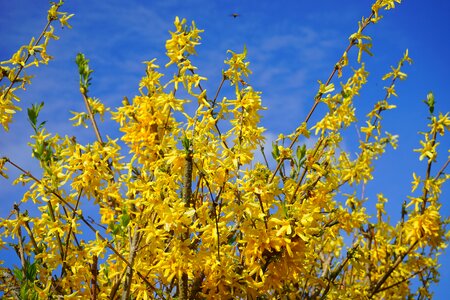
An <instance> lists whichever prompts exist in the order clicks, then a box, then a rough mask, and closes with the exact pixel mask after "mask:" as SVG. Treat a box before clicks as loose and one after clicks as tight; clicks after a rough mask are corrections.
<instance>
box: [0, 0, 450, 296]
mask: <svg viewBox="0 0 450 300" xmlns="http://www.w3.org/2000/svg"><path fill="white" fill-rule="evenodd" d="M371 2H372V1H361V0H340V1H335V0H323V1H261V0H259V1H256V0H248V1H238V0H219V1H207V0H192V1H189V0H185V1H179V0H167V1H137V0H132V1H118V0H109V1H90V0H89V1H88V0H78V1H67V2H66V4H65V6H64V7H63V11H68V12H69V13H74V14H75V17H73V18H72V19H71V22H70V23H71V25H72V26H73V29H71V30H68V29H63V30H61V29H59V28H58V26H56V27H57V29H59V30H57V34H58V35H59V36H60V37H61V39H60V40H59V41H56V42H53V43H51V45H50V47H49V50H48V52H49V53H50V54H51V55H53V56H54V57H55V60H54V61H52V62H51V63H50V64H49V65H48V66H41V67H39V68H38V69H33V70H32V71H30V73H31V74H34V75H35V76H36V77H35V79H33V84H32V85H31V86H29V87H28V89H27V91H26V92H25V93H20V95H21V96H22V105H23V107H24V111H23V112H21V113H19V114H18V115H17V118H16V121H15V123H14V124H13V126H12V128H11V130H10V133H4V132H2V131H0V155H1V156H3V155H6V156H9V157H11V158H14V160H15V161H17V162H18V163H20V164H21V165H23V166H24V167H25V168H27V169H29V170H36V163H35V162H33V161H32V159H31V155H30V153H31V151H30V149H29V148H28V147H27V142H28V136H29V135H31V133H32V130H31V128H30V126H29V125H28V123H27V121H26V109H25V108H26V107H30V106H31V104H32V103H37V102H41V101H44V102H45V107H44V111H43V113H42V118H43V119H45V120H47V128H48V129H49V131H51V132H54V133H56V132H58V133H60V134H62V135H64V134H68V135H77V137H78V140H81V141H85V142H90V141H94V139H95V136H94V135H93V134H92V131H90V130H84V129H83V128H77V129H73V128H72V127H71V125H70V122H69V121H68V119H69V118H70V117H71V114H70V113H69V110H77V111H81V110H83V106H84V104H83V102H82V99H81V97H80V95H79V92H78V85H77V84H78V73H77V69H76V65H75V63H74V59H75V55H76V54H77V53H78V52H83V53H84V54H85V55H86V56H87V57H88V58H89V59H90V61H91V67H92V68H93V69H94V73H93V82H92V83H93V85H92V87H91V96H95V97H98V98H100V99H101V100H102V101H103V102H105V103H106V104H107V105H109V106H111V107H116V106H118V105H119V104H120V102H121V100H122V98H123V96H128V98H130V99H131V98H132V97H133V96H134V95H135V94H136V93H137V87H138V82H139V79H140V77H141V76H142V75H143V73H144V65H143V64H142V62H143V61H146V60H150V59H152V58H157V59H158V60H157V62H158V63H159V64H160V65H164V64H165V63H167V61H168V60H167V57H165V55H164V53H165V48H164V43H165V40H166V39H167V38H168V37H169V34H168V31H169V30H172V29H173V25H172V23H173V20H174V18H175V16H180V17H184V18H187V19H188V21H191V20H195V22H196V24H197V26H198V27H199V28H201V29H204V30H205V32H204V33H203V34H202V45H200V46H199V47H198V48H197V52H198V57H196V58H194V59H193V62H194V64H195V65H197V66H198V67H199V73H200V74H201V75H203V76H206V77H207V78H208V82H207V83H205V87H206V88H207V89H210V90H214V89H215V88H216V87H217V85H218V83H219V81H220V78H221V70H222V69H223V68H224V64H223V61H224V59H225V58H226V57H227V54H226V51H227V50H228V49H230V50H233V51H236V52H240V51H242V49H243V47H244V45H245V46H246V47H247V49H248V60H249V61H250V68H251V70H252V71H253V74H252V75H251V77H250V79H249V82H250V83H251V84H252V85H253V86H254V87H255V88H256V89H258V90H260V91H262V93H263V94H262V95H263V104H264V105H265V106H267V107H268V110H267V111H265V112H264V113H263V115H264V118H263V125H264V126H265V127H266V128H267V129H268V131H267V133H266V137H267V139H268V146H267V148H270V142H271V140H273V139H274V138H276V136H277V135H278V133H290V132H291V131H292V130H293V129H295V128H296V126H297V125H298V124H299V122H301V121H302V120H303V119H304V117H305V115H306V113H307V112H308V111H309V108H310V107H311V104H312V102H313V96H314V95H315V93H316V90H317V87H318V84H317V80H322V81H326V79H327V77H328V75H329V74H330V72H331V70H332V67H333V66H334V63H335V62H336V61H337V59H338V58H339V57H340V55H341V54H342V52H343V51H344V49H345V47H346V46H347V44H348V36H349V35H350V34H351V33H353V32H354V31H356V29H357V21H358V20H360V19H361V17H362V16H368V14H370V5H371ZM149 3H150V4H149ZM425 3H426V4H425ZM47 9H48V3H47V1H34V0H15V1H10V0H0V37H1V40H0V60H7V59H9V57H10V56H11V55H12V53H14V52H15V51H16V50H17V48H18V47H19V46H20V45H22V44H28V42H29V40H30V38H31V36H36V35H37V34H38V33H39V31H40V30H41V29H42V28H43V26H44V24H45V22H46V11H47ZM449 12H450V2H448V1H444V0H436V1H430V2H424V1H405V2H404V3H402V4H401V5H399V6H398V7H397V8H396V9H394V10H392V11H388V12H385V13H384V14H385V17H384V19H383V20H381V21H380V23H378V24H376V25H375V26H370V27H369V28H368V31H367V34H369V35H370V36H371V37H372V38H373V48H372V52H373V53H374V57H368V56H366V57H364V60H365V61H366V64H367V67H366V69H367V70H368V71H369V72H370V76H369V83H368V85H367V86H366V88H365V89H364V90H363V91H362V93H361V97H359V98H358V99H357V100H356V101H357V102H356V105H357V109H358V116H359V117H360V120H364V118H363V117H364V115H365V113H367V112H368V110H369V109H370V108H371V107H372V105H373V103H374V102H375V101H377V100H380V99H381V98H382V97H383V96H384V93H383V86H384V85H385V84H384V82H382V81H381V77H382V76H383V75H384V74H385V73H386V72H388V71H389V66H390V65H396V64H397V62H398V60H399V59H400V57H401V56H402V54H403V52H404V51H405V49H406V48H408V49H409V53H410V56H411V57H412V59H413V61H414V64H413V65H411V66H406V67H405V69H404V70H405V71H406V73H407V74H408V79H407V80H406V81H404V82H400V83H399V84H397V93H398V95H399V97H398V98H396V99H394V100H393V101H394V102H395V104H396V105H397V109H396V110H395V111H393V112H392V111H391V112H388V113H386V114H385V115H384V130H387V131H389V132H391V133H394V134H398V135H399V136H400V138H399V147H398V149H397V150H396V151H393V150H391V149H390V150H388V151H387V153H386V155H385V156H384V157H383V158H382V159H380V160H379V161H377V163H376V171H375V178H376V179H375V180H374V181H373V182H372V183H370V184H368V186H367V187H366V194H367V196H369V197H370V196H373V195H375V194H377V193H381V192H382V193H384V194H385V196H386V197H388V198H389V201H390V204H389V206H388V208H389V214H390V215H391V216H392V219H396V218H398V216H399V214H400V207H401V203H402V202H403V200H405V199H406V196H407V195H408V194H410V182H411V180H412V175H411V174H412V172H416V173H418V174H421V175H423V174H424V173H425V163H424V162H419V161H418V155H417V154H416V153H414V152H413V151H412V150H413V149H414V148H418V146H419V142H418V141H419V138H420V136H419V135H418V134H417V132H418V131H425V130H426V121H427V120H426V116H427V115H426V112H427V110H426V107H425V105H424V104H423V103H422V100H423V99H425V97H426V94H427V93H428V92H429V91H433V92H434V94H435V98H436V101H437V108H436V110H437V111H442V112H447V111H450V99H449V98H448V95H449V94H450V85H449V84H448V67H449V66H450V57H449V55H448V53H450V46H449V37H450V21H449V18H448V17H449ZM233 13H237V14H239V17H237V18H233V17H232V16H231V14H233ZM336 83H337V82H336ZM114 126H115V125H113V124H107V125H104V127H103V130H102V131H103V132H104V134H105V133H109V134H110V135H111V136H112V137H118V136H119V135H118V134H117V132H116V130H115V129H116V127H114ZM355 132H356V129H355ZM355 132H353V133H351V132H349V136H351V135H352V134H353V135H354V134H355ZM449 145H450V137H446V138H445V139H442V140H441V151H440V153H441V159H440V160H439V162H438V163H437V164H436V166H435V169H434V170H435V171H436V169H437V168H438V167H440V166H441V165H442V163H443V161H444V160H445V159H446V156H447V155H448V154H447V153H446V152H447V150H448V149H449ZM345 147H346V148H347V149H348V150H349V151H353V152H356V150H357V145H356V144H355V143H354V140H351V139H350V138H349V140H348V141H346V142H345ZM9 184H10V182H8V181H5V180H2V181H0V203H1V204H0V208H1V209H2V216H4V215H5V214H7V213H8V212H9V210H10V209H11V208H12V203H13V202H15V201H18V200H19V198H18V193H20V192H23V189H21V188H18V187H15V188H11V187H10V186H9ZM449 195H450V187H449V185H448V184H447V185H446V186H445V188H444V192H443V195H442V202H443V203H444V204H443V207H442V214H443V215H444V216H446V217H448V216H450V204H449V201H448V200H449ZM372 198H373V197H372ZM370 203H371V202H369V204H370ZM441 263H442V268H441V273H442V278H441V282H440V284H439V286H438V287H436V288H435V291H436V299H442V298H444V296H445V287H446V286H449V285H450V272H449V271H448V269H449V268H450V251H449V252H448V253H446V254H445V255H444V256H443V257H442V258H441Z"/></svg>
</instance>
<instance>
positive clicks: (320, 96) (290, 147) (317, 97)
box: [269, 12, 374, 183]
mask: <svg viewBox="0 0 450 300" xmlns="http://www.w3.org/2000/svg"><path fill="white" fill-rule="evenodd" d="M373 15H374V12H372V13H371V14H370V16H369V17H368V18H366V19H365V22H364V24H363V25H362V27H361V32H363V31H364V29H365V28H366V27H367V26H368V25H369V24H370V19H372V17H373ZM354 45H355V41H354V40H350V42H349V44H348V46H347V48H346V49H345V51H344V54H346V53H348V52H349V51H350V49H351V48H352V47H353V46H354ZM342 57H343V56H342ZM342 57H341V58H340V59H339V62H340V61H341V59H342ZM338 69H339V67H338V64H335V65H334V68H333V70H332V71H331V74H330V75H329V76H328V79H327V81H326V82H325V83H324V85H325V86H327V85H329V84H330V82H331V80H332V79H333V77H334V74H336V71H337V70H338ZM322 96H323V94H321V93H319V94H317V96H316V97H315V100H314V104H313V106H312V107H311V109H310V111H309V112H308V115H307V116H306V118H305V120H304V121H303V123H305V124H307V123H308V121H309V119H310V118H311V116H312V114H313V113H314V111H315V110H316V107H317V105H318V104H319V102H320V100H322ZM303 123H302V124H303ZM300 135H301V133H300V132H298V133H296V134H295V135H294V138H293V139H292V142H291V144H290V145H289V149H292V147H294V144H295V143H296V142H297V140H298V138H299V137H300ZM282 163H283V161H282V160H280V161H279V162H278V164H277V166H276V168H275V171H273V174H272V177H271V178H270V179H269V183H270V182H272V181H273V179H274V178H275V176H276V174H277V173H278V171H279V170H280V168H281V165H282Z"/></svg>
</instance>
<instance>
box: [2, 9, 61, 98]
mask: <svg viewBox="0 0 450 300" xmlns="http://www.w3.org/2000/svg"><path fill="white" fill-rule="evenodd" d="M55 5H56V11H58V9H59V8H60V7H61V5H60V4H55ZM55 20H57V19H49V20H48V21H47V24H46V25H45V27H44V30H42V32H41V34H40V35H39V37H38V39H37V40H36V42H35V43H34V45H33V47H36V46H37V45H39V43H40V42H41V40H42V38H43V37H44V34H45V33H46V32H47V29H48V28H49V27H50V24H51V23H52V22H53V21H55ZM30 57H31V53H30V52H29V51H28V54H27V57H26V58H25V61H24V62H23V65H20V67H19V70H18V71H17V73H16V75H15V76H14V78H13V80H12V81H11V83H10V85H9V86H8V88H7V89H6V91H5V93H4V94H3V95H2V100H4V99H5V97H6V95H8V94H9V92H10V91H11V89H12V87H13V86H14V84H15V83H16V80H17V78H19V75H20V73H21V72H22V71H23V69H24V68H25V65H26V64H27V62H28V60H29V59H30Z"/></svg>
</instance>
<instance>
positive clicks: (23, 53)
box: [0, 0, 450, 299]
mask: <svg viewBox="0 0 450 300" xmlns="http://www.w3.org/2000/svg"><path fill="white" fill-rule="evenodd" d="M398 2H400V0H377V1H376V2H375V3H374V4H373V5H372V7H371V14H370V15H369V16H368V17H364V18H362V20H361V21H360V22H359V24H358V25H359V26H358V30H357V32H355V33H354V34H352V35H351V36H350V38H349V45H348V47H347V48H346V49H345V51H344V52H343V55H342V57H341V58H340V59H339V60H338V62H337V63H336V64H335V66H334V68H333V70H332V73H331V74H330V76H329V78H328V80H327V81H326V82H324V83H322V82H319V89H318V92H317V94H316V96H315V98H314V101H313V103H312V108H311V110H310V112H309V113H308V115H307V116H306V118H305V119H304V120H303V121H302V120H299V126H298V128H297V129H296V130H295V132H293V133H292V134H289V135H280V136H279V138H278V140H277V141H276V143H274V145H273V150H272V155H273V159H274V160H275V164H276V167H275V168H272V169H271V168H270V167H269V166H270V165H271V164H269V163H268V162H267V161H268V160H269V158H265V161H264V162H258V161H256V160H255V153H257V152H259V151H261V148H262V147H263V146H264V128H262V127H260V126H259V125H258V124H259V122H260V114H259V113H260V111H261V110H263V109H265V108H264V107H263V106H262V102H261V93H260V92H258V91H256V90H254V89H253V88H252V86H251V85H250V84H249V83H248V82H249V80H248V79H247V78H248V77H249V76H250V74H251V71H250V69H249V62H247V60H246V51H245V50H244V51H243V52H242V53H236V52H233V51H229V53H228V58H227V59H226V60H225V65H226V67H225V70H224V71H223V74H222V75H223V76H222V81H221V82H220V83H219V84H218V88H217V90H215V91H207V90H206V89H203V88H202V82H203V81H204V80H205V79H206V78H205V77H203V76H201V75H200V72H199V71H198V70H197V68H196V67H195V66H194V65H193V64H192V62H191V60H190V57H191V56H192V55H194V54H195V48H196V46H197V45H199V42H200V34H201V33H202V30H200V29H198V28H197V27H196V26H195V23H194V22H192V24H191V25H188V24H187V22H186V20H184V19H183V20H180V19H178V18H176V19H175V23H174V25H175V29H174V31H172V32H171V36H170V38H169V40H168V41H167V42H166V49H167V56H168V58H169V62H168V63H167V64H166V65H165V67H169V66H172V67H173V66H175V67H176V70H177V71H176V72H175V74H173V76H170V78H169V79H166V78H165V77H164V74H163V73H162V72H161V71H160V70H161V68H160V66H159V65H158V63H157V61H156V60H154V59H153V60H150V61H147V62H145V75H144V77H143V78H142V80H141V81H140V83H139V88H138V93H137V95H136V96H135V97H134V98H133V99H132V101H129V100H128V99H126V98H124V100H123V102H122V106H121V107H118V108H110V107H105V105H104V104H103V103H102V102H100V101H99V100H98V99H94V98H91V96H90V95H89V87H90V83H91V73H92V70H91V69H90V67H89V64H88V62H89V61H88V59H86V58H85V57H84V55H83V54H78V56H77V57H76V63H77V65H78V69H79V73H80V94H81V97H80V98H81V99H83V100H84V102H85V104H86V111H85V112H74V117H73V119H72V121H73V122H74V125H85V126H87V125H89V126H90V127H91V128H92V129H93V134H94V133H95V135H96V141H95V142H94V143H91V144H86V145H82V144H80V143H79V142H77V140H76V139H75V138H73V137H68V136H65V137H61V136H59V135H55V134H52V133H49V132H48V131H47V130H46V129H45V122H40V121H39V111H40V110H41V109H42V108H43V104H40V105H33V106H32V107H31V108H29V109H28V110H27V112H28V119H29V121H30V124H31V126H32V128H33V130H34V135H33V136H32V137H31V143H30V145H31V147H32V153H33V157H34V158H35V159H37V160H38V161H39V162H40V166H41V168H42V174H39V175H38V174H32V173H30V172H28V171H26V170H24V169H23V168H22V167H21V166H20V165H18V164H17V163H15V162H14V157H2V158H1V159H0V173H1V175H2V176H4V177H7V175H8V168H9V169H11V168H14V169H17V170H19V171H20V172H21V175H20V176H19V177H18V178H17V179H16V180H15V183H20V184H25V185H27V186H28V190H27V192H26V193H25V194H24V195H23V198H22V199H21V201H20V203H18V204H14V206H13V205H12V203H11V206H12V212H11V214H10V215H9V216H4V217H3V218H1V219H0V224H1V229H0V246H2V247H10V248H11V250H12V249H14V250H15V251H16V253H17V255H18V257H19V259H20V263H19V264H17V265H16V266H13V263H11V262H5V261H2V266H1V269H0V272H1V273H0V291H1V292H2V293H3V298H5V299H62V298H64V299H88V298H90V299H118V298H121V299H149V298H156V299H319V298H320V299H406V298H408V299H409V297H412V296H414V297H417V298H418V299H425V298H429V297H431V294H430V289H429V288H430V285H431V284H432V282H433V281H437V279H438V270H437V268H438V263H437V257H438V256H439V254H440V253H441V252H442V250H443V249H444V248H445V246H446V243H447V241H448V237H449V234H448V230H447V229H446V221H445V220H444V218H443V217H442V216H441V215H440V207H441V205H440V203H439V197H440V194H441V187H442V185H443V184H444V182H445V181H446V180H447V179H448V178H449V175H447V174H445V168H446V166H447V165H448V160H447V162H446V163H445V164H444V165H443V166H440V167H439V168H437V169H438V170H439V171H438V172H435V173H432V172H431V166H432V165H433V164H434V163H435V162H436V158H437V155H438V154H437V146H438V144H439V143H438V138H439V136H441V135H443V134H444V133H445V131H448V130H449V129H450V117H449V113H446V114H442V113H439V114H437V113H435V112H434V98H433V95H432V94H431V93H430V94H429V95H428V97H427V101H426V104H427V105H428V109H429V112H430V115H429V120H430V123H429V128H428V130H427V131H425V132H424V133H422V135H423V138H422V141H420V144H421V145H422V147H421V148H420V149H417V150H416V151H417V152H418V153H419V159H420V160H425V161H426V162H427V164H426V170H425V172H424V175H422V176H418V175H416V174H413V186H412V193H411V196H410V197H409V202H405V203H404V205H403V207H402V211H401V218H400V219H399V220H398V222H397V223H395V224H391V221H389V218H388V217H387V216H386V211H385V208H384V206H385V203H386V202H387V199H386V198H385V197H384V196H383V195H382V194H379V195H378V199H377V204H376V216H371V215H370V214H369V213H368V212H367V211H366V208H367V205H365V201H366V200H367V199H364V198H361V197H359V196H358V194H357V190H359V188H360V187H361V186H362V185H364V184H365V183H367V182H368V181H370V180H371V179H372V173H373V168H374V167H373V164H374V161H375V160H376V159H378V158H379V157H380V156H381V155H382V154H383V153H384V152H385V149H386V147H388V146H389V145H390V146H392V147H394V148H395V147H396V136H395V135H391V134H389V133H384V131H383V130H382V122H381V121H382V118H381V115H382V114H383V113H384V112H385V111H387V110H391V109H393V108H395V105H393V104H391V102H390V100H391V96H396V91H395V84H397V83H398V81H399V80H403V79H405V78H406V74H405V73H404V72H403V70H402V68H403V67H404V65H405V63H411V59H410V57H409V56H408V51H406V52H405V53H404V55H403V57H402V58H401V59H400V61H399V63H398V65H397V66H396V67H392V69H391V71H390V72H389V73H387V74H386V75H385V76H384V77H383V79H384V80H386V82H387V84H386V94H385V97H384V99H382V100H380V101H379V102H377V103H375V105H374V107H373V110H372V111H371V112H369V114H368V115H367V119H366V120H365V122H363V123H365V125H364V126H362V127H360V132H361V139H360V141H359V153H358V154H357V155H351V154H349V153H347V152H346V151H344V149H342V148H341V147H340V143H341V141H342V135H341V134H342V131H343V130H344V129H345V128H348V127H349V126H355V124H356V122H357V120H356V117H355V107H354V103H353V99H354V97H355V96H357V95H358V93H359V91H360V90H361V88H362V87H363V86H364V85H365V84H366V82H367V80H366V78H367V76H368V72H367V70H366V69H365V65H364V63H363V62H362V54H364V52H367V53H369V54H370V48H371V39H370V37H369V36H367V35H365V33H364V31H365V29H366V27H367V26H372V25H373V24H375V23H377V22H378V21H379V20H380V19H381V12H382V10H389V9H392V8H394V6H395V3H398ZM62 5H63V3H62V2H59V3H53V4H52V6H51V8H50V10H49V11H48V24H47V25H46V26H45V28H44V30H43V31H42V34H41V35H40V36H39V37H38V38H37V39H34V38H33V39H32V40H31V42H30V43H29V45H25V46H22V47H21V48H20V49H19V50H18V51H17V52H16V53H15V54H13V56H12V57H11V59H9V60H7V61H3V62H1V64H0V71H1V72H0V80H1V81H2V86H1V87H0V88H1V90H0V122H1V125H2V126H3V128H4V129H5V130H8V128H9V124H10V123H11V122H12V120H13V116H14V113H15V112H16V111H18V110H20V107H18V106H17V104H16V102H17V101H19V98H18V96H17V95H16V92H17V91H18V90H20V89H25V87H26V86H27V85H28V84H30V81H31V77H30V76H28V75H25V73H24V71H25V69H29V68H31V67H33V66H38V65H39V64H46V63H47V62H48V61H49V60H50V59H51V57H50V56H49V55H48V54H47V52H46V48H47V45H48V43H49V42H50V40H52V39H55V40H56V39H57V36H56V35H55V34H54V30H53V26H52V24H53V23H54V22H58V21H59V22H60V23H61V25H63V26H66V27H69V24H68V23H67V21H68V20H69V19H70V17H72V15H70V14H68V13H64V12H60V8H61V6H62ZM354 49H355V50H356V51H358V55H357V59H356V61H355V62H352V66H355V67H354V68H353V69H351V70H348V72H346V73H349V74H350V75H348V76H347V77H348V78H345V76H343V72H342V71H343V69H344V68H348V65H349V58H348V53H349V52H350V51H352V50H354ZM224 55H225V54H224ZM335 81H336V82H338V83H337V84H336V83H333V82H335ZM225 85H230V86H231V87H232V89H231V91H233V92H232V93H230V94H227V93H226V92H224V90H225V89H222V87H223V86H225ZM319 105H320V106H323V107H326V108H327V112H326V113H325V115H323V116H322V118H321V119H320V120H319V121H318V122H316V123H315V124H311V121H310V119H311V116H312V114H313V113H314V112H315V111H316V107H317V106H319ZM188 111H189V112H192V113H187V112H188ZM108 113H110V115H111V118H112V119H113V120H115V121H116V122H118V124H120V130H121V132H122V137H121V139H120V141H119V140H113V139H110V138H108V137H107V135H104V134H102V132H101V130H100V129H99V126H97V123H96V118H97V119H98V118H99V117H100V118H103V117H104V116H105V115H106V114H108ZM306 139H311V140H314V141H316V142H315V145H314V146H313V147H311V148H307V147H306V146H305V145H302V144H301V143H300V142H299V141H302V140H303V141H305V140H306ZM31 202H32V203H33V204H34V205H35V206H36V207H38V209H39V212H40V213H37V214H31V213H28V212H27V211H24V210H21V209H20V205H21V204H22V203H31ZM82 202H89V203H90V205H91V206H96V207H98V210H99V217H98V219H99V220H100V221H98V222H94V221H93V220H94V219H93V218H91V217H90V216H88V215H86V214H85V213H84V212H83V211H82V210H81V209H80V205H81V204H80V203H82ZM2 205H3V204H2ZM88 232H91V234H87V233H88ZM87 237H89V238H87Z"/></svg>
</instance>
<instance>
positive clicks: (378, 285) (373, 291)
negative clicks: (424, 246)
mask: <svg viewBox="0 0 450 300" xmlns="http://www.w3.org/2000/svg"><path fill="white" fill-rule="evenodd" d="M418 243H419V240H417V241H415V242H414V243H413V244H412V245H411V246H410V247H409V248H408V250H407V251H406V252H405V253H403V254H402V255H400V256H399V257H398V258H397V260H396V261H395V262H394V264H393V265H392V266H391V267H390V268H389V270H387V272H386V273H385V274H384V276H383V277H381V278H380V280H378V282H377V283H376V284H375V286H374V287H373V288H371V291H370V295H369V299H372V297H373V295H375V294H376V293H379V292H380V290H381V286H382V285H383V284H384V283H385V282H386V280H387V279H388V278H389V276H391V274H392V272H394V270H395V269H396V268H397V267H398V265H400V264H401V263H402V261H403V260H404V259H405V257H406V256H407V255H408V254H409V253H410V252H411V251H412V250H413V249H414V248H415V247H416V245H417V244H418Z"/></svg>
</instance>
